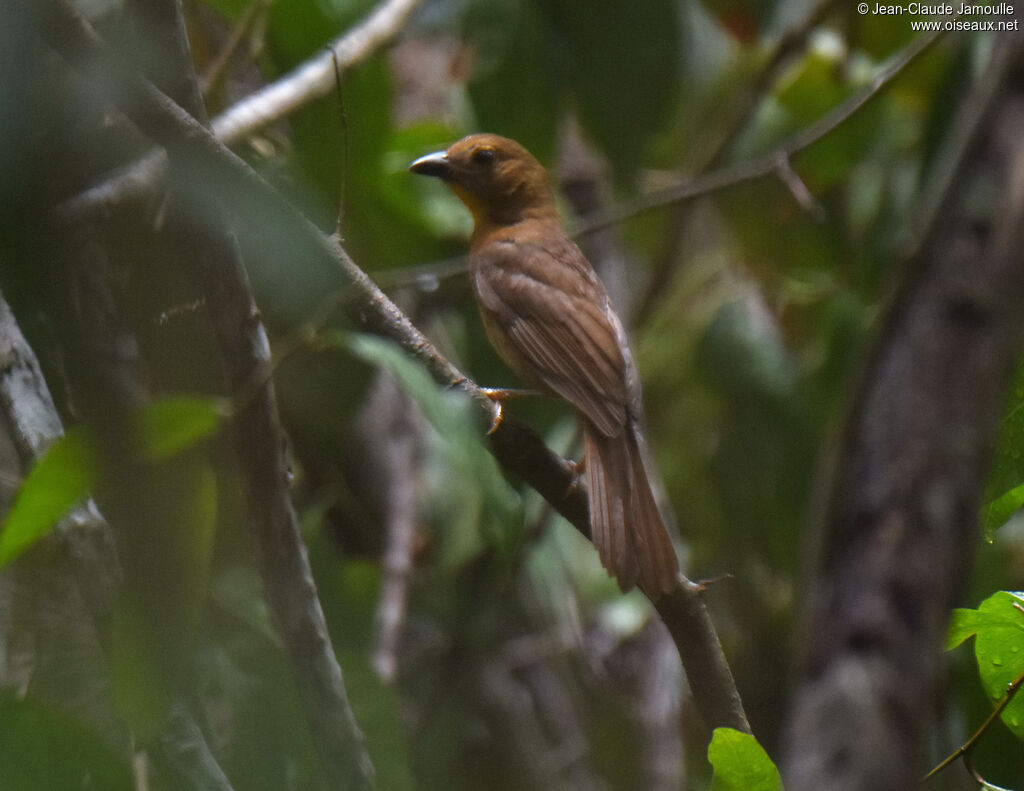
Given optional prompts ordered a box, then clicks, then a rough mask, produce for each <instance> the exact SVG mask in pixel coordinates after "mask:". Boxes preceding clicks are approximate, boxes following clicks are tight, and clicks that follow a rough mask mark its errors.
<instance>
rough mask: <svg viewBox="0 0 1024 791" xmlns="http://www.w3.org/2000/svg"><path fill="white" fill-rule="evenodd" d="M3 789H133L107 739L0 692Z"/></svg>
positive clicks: (50, 710) (127, 772)
mask: <svg viewBox="0 0 1024 791" xmlns="http://www.w3.org/2000/svg"><path fill="white" fill-rule="evenodd" d="M0 722H2V723H3V729H2V731H0V788H3V789H4V791H38V789H43V788H53V789H58V788H69V789H72V788H78V789H88V788H95V789H100V788H102V789H110V791H116V789H124V791H130V789H131V788H132V787H133V785H132V777H131V771H130V770H129V767H128V764H127V763H126V762H125V761H122V760H118V759H117V758H116V757H115V756H114V755H113V754H112V753H111V752H110V749H109V748H108V747H107V746H106V745H105V744H104V743H103V740H102V739H101V738H100V737H99V736H98V735H97V734H96V733H95V732H93V731H91V730H89V729H88V728H86V727H85V726H84V725H83V724H82V723H80V722H78V721H77V720H75V719H73V718H71V717H70V716H68V715H67V714H64V713H62V712H60V711H58V710H57V709H55V708H48V707H45V706H43V705H41V704H39V703H37V702H35V701H33V700H31V699H20V698H18V697H16V696H15V695H14V694H13V692H11V691H10V690H8V691H5V692H3V693H0Z"/></svg>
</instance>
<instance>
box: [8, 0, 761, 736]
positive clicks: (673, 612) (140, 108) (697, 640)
mask: <svg viewBox="0 0 1024 791" xmlns="http://www.w3.org/2000/svg"><path fill="white" fill-rule="evenodd" d="M27 1H28V0H23V2H27ZM47 8H48V9H49V11H50V14H49V16H50V17H51V22H52V30H51V39H52V40H53V41H54V42H55V44H56V46H57V48H58V49H59V50H60V51H70V52H73V53H76V54H82V53H83V52H85V53H88V54H89V55H91V56H92V57H99V58H103V57H105V54H104V53H103V52H102V51H101V48H99V47H98V44H97V43H96V42H95V41H93V40H91V39H90V35H89V34H88V33H87V31H84V30H83V28H82V22H81V20H80V19H79V18H78V17H77V16H76V15H74V12H73V11H71V10H70V9H68V7H67V6H66V5H65V4H63V3H62V2H60V0H52V2H51V3H49V4H48V6H47ZM107 66H108V69H109V70H112V71H113V72H114V73H117V72H118V71H119V69H118V68H117V64H116V63H108V64H107ZM121 82H122V83H123V84H122V85H121V86H120V88H121V91H120V93H119V95H118V96H119V98H120V101H119V106H120V108H121V109H122V111H123V112H125V113H126V114H128V115H129V117H130V118H131V119H132V120H133V121H134V122H135V123H136V124H137V125H138V126H139V127H140V128H141V129H143V130H144V131H145V132H146V133H147V134H149V135H150V136H152V137H153V139H154V140H156V141H157V142H159V143H160V144H161V145H164V146H165V147H166V148H168V149H169V150H171V151H174V152H181V153H183V154H187V155H188V156H190V157H193V158H194V159H195V160H196V161H197V162H198V163H199V164H201V166H202V167H203V168H205V169H206V171H207V172H208V174H209V175H210V176H214V177H213V178H209V177H208V178H206V179H204V180H203V181H202V182H201V183H203V184H204V185H210V187H209V189H210V190H211V191H218V190H222V191H223V192H218V193H217V194H213V195H210V194H203V195H196V196H193V197H196V198H197V199H199V200H214V201H217V200H220V199H224V200H230V199H231V197H232V195H237V194H238V193H235V192H232V190H242V192H243V194H247V195H249V196H251V197H252V198H253V199H254V201H255V202H257V203H259V204H260V206H259V208H260V210H261V211H263V212H264V213H271V214H273V216H274V218H275V221H276V222H278V223H283V224H286V225H287V226H288V227H289V228H290V229H291V230H293V231H294V232H295V233H296V234H298V235H300V236H301V237H302V239H303V240H304V241H305V242H308V243H309V245H310V249H311V250H312V251H313V254H314V255H315V256H316V257H318V258H320V259H322V260H327V261H330V262H332V263H333V264H334V265H336V267H337V269H338V271H339V274H340V275H341V277H342V279H343V280H344V281H345V283H346V285H347V287H348V294H349V295H350V300H349V303H348V304H347V306H346V307H347V310H348V314H349V316H350V317H351V318H352V320H353V321H354V322H355V323H356V324H357V325H358V326H360V327H362V328H363V329H366V330H369V331H371V332H375V333H378V334H380V335H383V336H385V337H387V338H390V339H391V340H393V341H394V342H395V343H397V344H398V345H399V346H400V347H401V348H403V349H404V350H405V351H406V352H408V353H409V354H410V355H411V356H413V357H415V358H417V359H418V360H420V361H421V362H422V363H423V364H424V365H425V366H426V368H427V370H428V371H429V372H430V374H431V375H432V376H433V378H434V379H435V380H436V381H437V382H438V383H440V384H442V385H444V386H446V387H456V388H459V389H461V390H463V391H464V392H466V393H467V394H469V395H470V396H471V398H472V399H473V400H474V402H475V403H476V405H477V407H478V409H479V411H480V413H481V417H482V420H481V423H482V425H484V426H487V425H491V423H492V422H493V421H494V417H495V416H496V406H495V404H494V402H493V401H492V400H491V399H489V398H488V397H487V396H486V395H485V394H484V392H483V391H482V390H481V389H480V388H479V387H478V386H477V385H476V384H475V383H474V382H472V381H471V380H469V379H468V378H467V377H466V376H465V375H464V374H462V372H460V371H459V370H458V369H457V368H456V367H455V366H454V365H452V364H451V363H450V362H449V361H448V360H446V359H445V358H444V357H443V356H442V355H441V354H440V353H439V352H438V351H437V349H436V348H435V347H434V346H433V344H432V343H431V342H430V341H429V340H428V339H427V338H426V337H425V336H424V335H423V334H422V333H420V331H419V330H418V329H417V328H416V327H415V326H414V325H413V324H412V322H411V321H410V320H409V319H408V318H407V317H406V316H405V315H404V314H403V313H402V312H401V311H400V310H399V309H398V307H397V306H395V304H394V303H393V302H391V300H390V299H388V297H387V296H386V295H385V294H384V293H383V292H382V291H381V290H380V289H379V288H378V287H377V286H376V284H374V283H373V282H372V281H371V280H370V278H369V277H368V276H367V275H366V273H365V272H364V271H363V270H362V269H360V268H359V267H358V266H357V265H356V264H355V262H354V261H353V260H352V259H351V258H350V257H349V256H348V254H347V253H346V252H345V251H344V250H343V249H342V248H341V247H340V246H339V245H338V244H337V243H336V242H335V241H334V240H333V239H331V238H329V237H327V236H325V235H324V234H323V233H322V232H321V231H320V230H319V229H318V228H317V227H316V226H315V225H314V224H313V223H312V222H311V221H310V220H309V219H308V218H306V217H305V216H304V215H303V214H302V213H301V212H300V211H299V210H298V209H297V208H296V207H295V206H294V205H293V204H291V203H289V202H288V201H287V200H286V199H285V198H284V197H283V196H282V195H281V194H280V193H279V192H277V191H276V190H275V189H274V188H273V187H271V186H270V185H269V184H267V183H266V182H265V181H264V180H263V179H262V178H261V177H260V176H259V175H258V174H257V173H256V172H255V171H253V170H252V169H251V168H250V167H249V166H248V165H247V164H246V163H245V162H244V161H242V160H241V159H240V158H239V157H238V156H237V155H235V154H234V153H233V152H231V151H230V150H229V149H228V148H226V147H225V146H224V145H223V144H222V143H221V142H220V141H218V140H217V138H216V137H214V135H213V134H211V133H210V131H209V130H208V129H206V128H205V127H204V126H203V125H202V124H200V123H198V122H197V121H196V120H195V119H194V118H192V117H191V116H189V115H188V114H187V113H185V112H184V111H182V110H181V108H180V107H178V106H177V105H175V104H174V102H172V101H170V100H169V99H168V98H167V97H166V96H164V95H163V94H161V93H160V92H159V91H158V90H157V89H156V88H154V87H153V86H152V85H151V84H150V83H148V82H147V81H145V80H143V79H141V78H139V77H138V76H137V75H132V74H127V75H125V74H122V75H121ZM196 183H200V182H199V181H197V182H196ZM78 208H79V205H78V203H77V202H75V201H73V202H70V203H65V204H63V205H62V206H61V207H59V209H58V210H59V212H60V213H61V214H62V215H63V216H65V217H73V216H74V214H75V211H76V210H77V209H78ZM238 208H239V209H240V210H241V209H242V208H243V207H238ZM261 216H262V217H263V219H264V220H265V215H261ZM242 276H243V275H242V273H239V275H238V277H242ZM226 285H227V286H228V287H230V288H237V287H238V284H237V283H228V284H226ZM223 297H224V295H223V294H218V293H209V294H208V296H207V304H208V307H209V308H210V309H211V314H212V315H213V316H214V317H216V316H217V315H218V311H217V310H216V309H214V307H213V306H214V305H215V304H221V300H222V299H223ZM253 310H254V308H253ZM236 320H237V321H238V322H239V325H240V327H242V328H243V329H244V328H248V329H247V332H248V337H249V339H250V341H251V342H252V344H253V346H254V349H253V351H254V352H256V351H259V347H260V345H261V342H260V338H261V337H262V331H263V330H262V324H260V322H259V321H258V316H257V314H255V313H250V314H247V315H244V316H236ZM250 366H251V367H250V369H249V370H248V371H247V372H246V374H247V376H246V377H243V378H241V379H238V380H235V384H236V385H237V386H244V385H245V383H246V381H250V380H249V377H252V376H260V375H261V372H262V371H265V370H268V366H269V359H267V358H266V357H265V356H263V355H256V356H253V357H252V359H251V360H250ZM269 409H270V405H269V404H267V403H263V404H262V406H261V407H260V411H261V414H262V415H263V417H262V418H261V420H263V421H271V420H272V421H273V422H274V425H275V426H276V416H273V415H271V414H270V412H269ZM246 411H249V410H246ZM243 414H244V413H243ZM260 428H261V436H265V434H264V433H263V431H262V429H263V428H265V427H264V426H261V427H260ZM275 431H276V429H275ZM274 447H275V448H276V447H279V445H275V446H274ZM490 449H491V452H492V453H493V454H494V455H495V457H496V458H497V459H498V461H499V463H500V464H501V465H502V466H503V467H504V468H505V469H506V470H508V471H510V472H513V473H515V474H517V475H519V476H520V477H521V478H522V479H523V480H524V481H526V483H528V484H529V485H530V486H532V487H533V488H534V489H536V490H537V491H538V492H539V493H540V494H541V495H542V496H543V497H544V498H545V499H546V500H547V501H548V502H549V503H551V504H552V506H553V507H554V508H555V509H556V510H557V511H558V512H559V513H560V514H562V515H563V516H564V517H565V518H566V519H567V520H568V521H569V522H570V523H571V524H573V525H574V526H575V527H576V528H577V529H579V530H580V531H581V532H583V533H584V534H585V535H588V536H589V515H588V510H587V497H586V493H585V492H584V491H583V489H582V487H581V486H580V485H579V483H578V481H577V480H576V475H575V473H574V471H573V469H572V467H571V466H570V465H569V464H568V463H567V462H566V461H565V459H563V458H561V457H560V456H558V455H557V454H555V453H552V451H551V450H550V449H548V448H547V446H546V445H545V444H544V442H543V440H542V439H541V438H540V437H539V436H538V435H537V434H536V433H535V432H534V431H533V430H532V429H530V428H528V427H527V426H525V425H524V424H522V423H521V422H519V421H517V420H514V419H512V418H506V419H505V420H504V421H503V422H502V423H501V425H500V428H499V429H498V430H497V431H495V432H494V433H493V434H492V435H491V437H490ZM254 450H256V449H254ZM264 483H269V482H268V481H265V482H264ZM285 496H286V493H284V492H282V493H281V497H282V498H284V497H285ZM281 507H284V506H283V504H282V506H281ZM701 592H702V588H701V586H699V585H697V584H695V583H693V582H690V581H689V580H686V579H685V578H683V577H682V576H681V577H680V583H679V586H678V587H677V589H676V590H675V591H674V592H673V593H671V594H669V595H667V596H664V597H662V599H661V600H659V601H658V602H657V603H656V605H655V606H656V608H657V610H658V612H659V613H660V614H661V616H662V618H663V619H664V621H665V623H666V625H667V626H668V628H669V631H670V633H671V634H672V637H673V640H674V641H675V643H676V647H677V649H678V651H679V654H680V657H681V659H682V661H683V663H684V665H685V667H686V670H687V676H688V678H689V682H690V686H691V690H692V693H693V697H694V701H695V703H696V705H697V707H698V709H699V710H700V712H701V714H702V715H703V717H704V718H705V720H706V721H707V724H708V725H709V726H710V727H719V726H728V727H732V728H736V729H739V730H744V731H748V732H749V730H750V726H749V723H748V722H747V719H746V715H745V713H744V711H743V707H742V703H741V701H740V697H739V694H738V692H737V691H736V687H735V683H734V682H733V678H732V673H731V671H730V669H729V666H728V664H727V662H726V660H725V656H724V654H723V652H722V647H721V644H720V642H719V640H718V636H717V634H716V632H715V630H714V626H713V624H712V622H711V619H710V616H709V614H708V612H707V610H706V608H705V606H704V603H703V601H702V598H701Z"/></svg>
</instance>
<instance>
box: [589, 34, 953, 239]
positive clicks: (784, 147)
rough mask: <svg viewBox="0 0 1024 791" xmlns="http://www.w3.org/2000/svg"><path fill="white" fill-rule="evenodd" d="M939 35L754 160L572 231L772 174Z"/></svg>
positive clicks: (924, 39) (626, 205)
mask: <svg viewBox="0 0 1024 791" xmlns="http://www.w3.org/2000/svg"><path fill="white" fill-rule="evenodd" d="M943 34H944V31H936V32H933V33H930V34H929V35H927V36H921V37H919V38H917V39H915V40H914V41H913V42H912V43H911V44H910V45H908V46H907V48H906V49H905V50H904V51H903V52H902V53H901V54H900V55H899V57H897V58H895V59H894V60H893V61H892V63H890V64H889V65H888V66H887V67H885V68H884V69H882V70H881V71H880V72H879V73H878V74H877V75H875V78H874V79H873V80H871V82H870V83H868V84H867V85H866V86H864V88H862V89H861V90H860V91H858V92H857V93H856V94H854V95H853V96H851V97H850V98H849V99H847V100H846V101H845V102H843V103H842V104H840V105H839V106H838V107H836V108H835V109H834V110H833V111H832V112H831V113H829V114H828V115H827V116H825V117H824V118H822V119H821V120H820V121H818V122H816V123H814V124H811V125H810V126H808V127H806V128H805V129H802V130H800V131H799V132H797V133H796V134H794V135H793V136H792V137H790V138H789V139H787V140H785V141H784V142H782V143H780V144H779V145H777V146H776V147H775V148H774V149H773V150H772V151H769V152H768V153H767V154H764V155H762V156H760V157H756V158H755V159H750V160H746V161H745V162H738V163H736V164H735V165H729V166H727V167H724V168H722V169H721V170H716V171H714V172H711V173H708V174H706V175H703V176H698V177H696V178H693V179H686V180H684V181H681V182H679V183H678V184H674V185H672V186H669V187H665V188H663V189H660V190H655V191H654V192H651V193H648V194H646V195H640V196H638V197H636V198H633V199H632V200H628V201H624V202H622V203H620V204H619V205H617V206H613V207H612V208H611V209H609V210H608V211H606V212H602V213H600V214H599V215H598V216H596V217H595V218H594V219H592V220H589V221H587V222H584V223H580V224H579V225H578V226H577V227H576V229H575V232H576V233H577V234H582V233H590V232H592V231H595V230H597V229H598V228H604V227H606V226H608V225H614V224H616V223H620V222H623V221H624V220H628V219H632V218H633V217H638V216H640V215H642V214H646V213H647V212H651V211H655V210H656V209H661V208H664V207H666V206H670V205H672V204H673V203H680V202H682V201H691V200H694V199H696V198H702V197H704V196H706V195H710V194H711V193H713V192H718V191H720V190H724V189H728V188H730V187H735V186H737V185H739V184H743V183H745V182H747V181H754V180H756V179H760V178H764V177H765V176H770V175H772V174H773V173H775V172H776V171H777V168H778V163H779V159H780V157H785V158H786V159H792V158H793V157H794V156H796V155H797V154H799V153H800V152H802V151H804V150H806V149H808V148H810V147H811V146H813V145H814V144H815V143H817V142H819V141H820V140H822V139H823V138H825V137H827V136H828V135H830V134H831V133H832V132H834V131H836V130H837V129H838V128H839V127H840V126H842V125H843V124H844V123H845V122H846V121H847V120H849V118H850V117H851V116H853V115H854V114H856V113H857V112H858V111H859V110H861V109H862V108H863V107H864V106H865V105H867V104H868V102H870V101H871V100H872V99H874V98H875V97H876V96H877V95H878V94H879V93H881V92H882V90H883V89H884V88H885V87H886V86H887V85H889V83H891V82H892V81H893V79H894V78H895V77H896V76H898V75H899V74H900V73H901V72H902V71H903V70H904V69H905V68H906V67H907V66H909V65H910V64H911V63H913V62H914V61H915V60H916V59H917V58H918V57H920V56H921V55H922V54H924V52H925V51H927V50H928V48H929V47H931V45H932V44H934V43H935V42H936V41H938V40H939V38H940V37H942V35H943Z"/></svg>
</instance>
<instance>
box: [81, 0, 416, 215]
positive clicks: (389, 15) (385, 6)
mask: <svg viewBox="0 0 1024 791" xmlns="http://www.w3.org/2000/svg"><path fill="white" fill-rule="evenodd" d="M421 2H422V0H385V1H384V2H382V3H381V4H380V5H379V6H377V7H376V8H375V9H374V10H373V11H372V12H371V13H370V14H369V15H368V16H367V17H366V18H365V19H363V21H362V22H360V23H359V24H358V25H356V26H355V27H354V28H352V29H350V30H348V31H347V32H346V33H345V34H344V35H342V36H341V37H340V38H338V39H337V40H335V41H334V42H333V43H332V44H331V45H330V46H329V47H328V48H327V50H326V51H322V52H320V53H318V54H317V55H316V56H314V57H312V58H310V59H309V60H308V61H306V62H304V63H302V64H300V65H299V66H298V67H296V68H295V69H294V70H292V71H291V72H289V73H288V74H286V75H285V76H283V77H281V78H280V79H279V80H277V81H275V82H273V83H271V84H269V85H267V86H265V87H263V88H262V89H260V90H259V91H256V92H255V93H253V94H251V95H249V96H248V97H246V98H245V99H242V100H241V101H240V102H238V103H237V104H235V105H234V106H233V107H231V108H229V109H228V110H226V111H225V112H224V113H222V114H221V115H219V116H217V117H216V118H215V119H214V120H213V130H214V134H215V135H216V136H217V137H218V138H220V139H221V140H223V141H224V142H226V143H231V142H235V141H237V140H239V139H241V138H243V137H245V136H247V135H250V134H252V133H253V132H255V131H257V130H259V129H261V128H263V127H264V126H267V125H268V124H271V123H273V122H275V121H277V120H280V119H281V118H284V117H285V116H287V115H289V114H290V113H293V112H295V111H296V110H298V109H299V108H300V107H303V106H304V105H306V104H308V103H309V102H311V101H313V100H315V99H318V98H320V97H322V96H324V95H326V94H327V93H329V92H330V90H331V88H332V86H333V85H334V65H333V63H334V59H335V58H337V61H338V64H339V67H340V68H341V69H342V70H343V71H348V70H349V69H351V68H353V67H355V66H357V65H358V64H360V63H362V62H363V61H364V60H366V59H367V58H369V57H370V56H371V55H373V54H374V53H375V52H377V51H378V50H379V49H380V48H381V47H383V46H385V45H386V44H387V43H388V42H389V41H391V39H392V38H394V36H396V35H397V34H398V32H399V31H400V30H401V28H402V25H403V24H405V21H406V20H407V19H408V18H409V15H410V14H411V13H412V12H413V11H414V10H415V9H416V7H417V6H418V5H419V4H420V3H421ZM166 166H167V157H166V154H165V153H164V152H163V151H159V150H158V151H153V152H151V153H150V154H147V155H146V156H144V157H142V158H141V159H139V160H137V161H136V162H135V163H133V164H131V165H128V166H127V167H125V168H122V169H121V170H120V171H119V173H118V174H117V175H115V176H113V177H111V178H110V179H107V180H105V181H103V182H102V183H100V184H97V185H95V186H93V187H90V188H89V189H88V190H86V191H84V192H82V193H80V194H79V195H77V196H75V197H74V198H71V199H69V200H68V201H65V203H64V205H63V211H64V213H65V214H78V215H87V214H93V213H101V214H102V213H105V212H108V211H110V210H111V208H112V207H114V206H116V205H120V204H122V203H124V202H129V201H132V200H136V199H138V198H139V197H141V196H143V195H145V194H146V193H147V191H148V190H150V189H151V188H152V187H153V185H154V184H155V183H156V181H157V180H158V179H159V178H160V176H161V175H162V174H163V172H164V169H165V168H166Z"/></svg>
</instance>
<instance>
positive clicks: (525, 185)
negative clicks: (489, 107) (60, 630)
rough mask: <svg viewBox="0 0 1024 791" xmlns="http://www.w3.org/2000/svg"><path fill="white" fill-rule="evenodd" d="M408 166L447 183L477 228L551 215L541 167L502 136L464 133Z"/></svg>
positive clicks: (548, 188)
mask: <svg viewBox="0 0 1024 791" xmlns="http://www.w3.org/2000/svg"><path fill="white" fill-rule="evenodd" d="M409 170H411V171H412V172H413V173H420V174H422V175H424V176H436V177H438V178H440V179H441V180H442V181H444V182H445V183H447V184H448V186H449V187H451V189H452V191H453V192H455V194H456V195H458V197H459V198H460V200H462V202H463V203H465V204H466V206H468V207H469V210H470V211H471V212H472V213H473V220H474V222H475V223H476V227H477V231H478V232H479V231H480V230H481V229H483V228H486V227H490V226H494V225H514V224H515V223H517V222H521V221H522V220H524V219H528V218H542V217H543V218H547V217H553V216H556V212H555V201H554V197H553V196H552V194H551V186H550V185H549V183H548V174H547V171H545V170H544V167H543V166H542V165H541V164H540V163H539V162H538V161H537V160H536V159H534V158H533V155H532V154H531V153H530V152H529V151H527V150H526V149H525V148H523V147H522V146H521V145H519V143H517V142H516V141H515V140H509V139H508V138H507V137H501V136H499V135H488V134H480V135H469V136H468V137H464V138H462V139H461V140H459V141H458V142H457V143H453V144H452V145H451V146H449V148H448V150H447V151H438V152H436V153H433V154H427V155H426V156H423V157H420V158H419V159H417V160H416V161H415V162H413V163H412V164H411V165H410V166H409Z"/></svg>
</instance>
